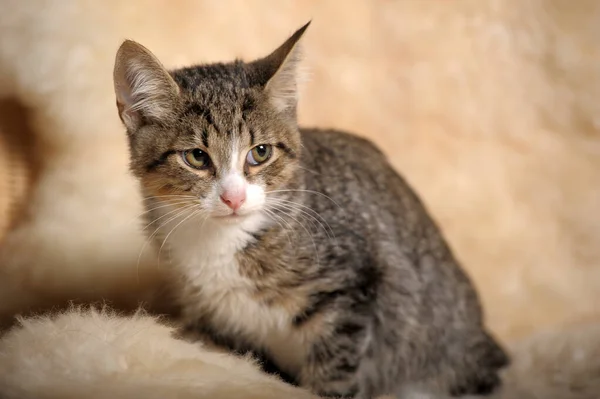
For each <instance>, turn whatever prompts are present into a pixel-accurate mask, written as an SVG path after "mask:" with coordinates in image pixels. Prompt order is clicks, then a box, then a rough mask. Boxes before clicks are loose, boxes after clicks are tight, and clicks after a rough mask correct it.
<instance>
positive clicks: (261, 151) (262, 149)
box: [256, 145, 267, 158]
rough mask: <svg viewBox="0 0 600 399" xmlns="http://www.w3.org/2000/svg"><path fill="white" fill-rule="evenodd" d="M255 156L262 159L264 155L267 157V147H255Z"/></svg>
mask: <svg viewBox="0 0 600 399" xmlns="http://www.w3.org/2000/svg"><path fill="white" fill-rule="evenodd" d="M256 154H257V155H258V156H259V157H261V158H263V157H264V156H265V155H267V147H266V146H264V145H259V146H258V147H256Z"/></svg>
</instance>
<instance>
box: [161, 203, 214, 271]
mask: <svg viewBox="0 0 600 399" xmlns="http://www.w3.org/2000/svg"><path fill="white" fill-rule="evenodd" d="M202 211H203V209H202V208H199V209H197V210H195V211H193V212H192V213H190V214H189V215H188V216H186V217H185V218H183V220H182V221H180V222H179V223H177V224H176V225H175V227H173V228H172V229H171V231H169V234H167V236H166V237H165V238H164V240H163V242H162V244H161V245H160V248H159V250H158V262H159V267H160V254H161V252H162V249H163V247H164V246H165V244H166V242H167V240H168V239H169V236H170V235H171V234H173V232H174V231H175V230H177V228H178V227H179V226H181V225H182V224H183V223H184V222H185V221H186V220H188V219H190V218H191V217H195V216H198V215H199V214H200V213H202Z"/></svg>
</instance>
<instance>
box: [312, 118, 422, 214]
mask: <svg viewBox="0 0 600 399" xmlns="http://www.w3.org/2000/svg"><path fill="white" fill-rule="evenodd" d="M301 133H302V143H303V148H302V151H303V153H302V162H301V167H302V168H303V169H304V175H305V183H306V186H307V188H309V189H311V190H315V191H319V192H322V193H326V194H327V195H328V196H330V197H332V198H333V199H335V200H336V202H338V204H340V203H343V204H344V206H343V208H344V209H345V210H346V211H349V212H352V211H359V210H361V212H362V211H365V210H366V209H367V208H369V213H370V215H371V216H375V214H379V215H382V216H392V219H396V221H398V220H397V219H404V218H405V217H409V218H411V216H415V218H413V219H421V221H422V220H423V219H422V218H423V217H424V218H425V219H428V217H427V212H426V211H425V209H424V207H423V204H422V203H421V201H420V199H419V198H418V196H417V195H416V193H415V192H414V190H413V189H412V188H411V187H410V185H409V184H408V183H407V181H406V180H405V179H404V178H403V177H402V176H401V175H400V174H399V173H398V172H397V171H396V170H395V169H394V168H393V167H392V165H391V164H390V162H389V161H388V158H387V157H386V155H385V154H384V152H383V151H382V150H381V149H380V148H379V147H378V146H376V145H375V144H374V143H373V142H372V141H370V140H368V139H365V138H362V137H360V136H358V135H354V134H351V133H348V132H344V131H340V130H333V129H302V130H301ZM313 201H315V202H314V203H312V204H311V205H313V206H316V207H320V206H319V204H318V202H321V203H323V204H325V203H326V202H327V201H325V202H323V201H322V199H321V200H319V199H318V198H313ZM329 205H330V206H331V202H330V203H329ZM415 212H416V213H417V214H418V215H414V213H415ZM390 213H391V215H390ZM411 214H412V215H411Z"/></svg>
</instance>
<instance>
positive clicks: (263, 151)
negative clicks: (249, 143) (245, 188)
mask: <svg viewBox="0 0 600 399" xmlns="http://www.w3.org/2000/svg"><path fill="white" fill-rule="evenodd" d="M272 153H273V148H272V147H271V146H270V145H268V144H260V145H257V146H256V147H254V148H253V149H251V150H250V152H249V153H248V156H246V162H248V163H249V164H250V165H252V166H256V165H260V164H261V163H265V162H267V161H268V160H269V158H271V154H272Z"/></svg>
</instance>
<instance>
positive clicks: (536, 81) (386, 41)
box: [0, 0, 600, 340]
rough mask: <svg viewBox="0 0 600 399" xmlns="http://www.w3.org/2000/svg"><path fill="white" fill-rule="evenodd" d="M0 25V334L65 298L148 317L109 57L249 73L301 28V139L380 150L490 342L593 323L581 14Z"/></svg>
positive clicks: (4, 6)
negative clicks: (324, 136) (238, 65)
mask: <svg viewBox="0 0 600 399" xmlns="http://www.w3.org/2000/svg"><path fill="white" fill-rule="evenodd" d="M0 9H1V10H2V12H0V38H1V40H0V98H1V99H2V100H1V101H0V229H4V230H3V231H1V230H0V239H2V241H0V319H3V320H8V319H9V318H11V317H12V315H13V314H15V313H16V312H21V311H25V310H28V309H37V308H40V307H52V306H57V305H60V304H64V303H65V301H67V300H71V299H75V300H79V301H89V300H97V299H101V298H107V299H110V300H112V301H115V302H116V303H118V304H119V305H120V306H124V307H127V306H135V305H136V304H137V303H138V301H140V300H146V301H147V300H150V301H152V300H153V298H154V302H157V303H158V304H159V305H160V304H162V302H164V301H165V300H164V298H162V297H161V295H160V294H158V297H157V296H156V295H157V294H156V290H157V288H158V287H160V278H161V269H160V268H159V267H157V265H156V263H155V260H154V256H153V255H152V253H151V252H149V251H146V250H144V251H143V255H142V256H141V261H139V262H138V258H139V255H140V253H141V251H142V247H143V243H144V237H143V236H142V234H141V232H140V229H139V226H138V225H136V223H135V220H136V216H137V215H138V214H139V213H141V212H142V209H141V206H140V204H139V198H138V194H137V191H136V187H135V182H134V181H133V179H132V178H131V177H130V176H129V174H128V172H127V148H126V144H125V138H124V132H123V128H122V127H121V125H120V122H119V119H118V116H117V113H116V109H115V105H114V95H113V92H112V76H111V73H112V66H113V61H114V54H115V52H116V49H117V48H118V46H119V44H120V42H121V41H122V40H123V39H125V38H130V39H134V40H136V41H138V42H140V43H142V44H144V45H145V46H147V47H148V48H150V49H151V50H152V51H153V52H154V53H155V54H156V55H157V56H158V57H159V58H160V59H161V60H162V61H163V62H164V63H165V65H166V66H168V67H176V66H183V65H187V64H191V63H199V62H209V61H221V60H231V59H233V58H234V57H243V58H246V59H251V58H254V57H259V56H263V55H266V54H267V53H268V52H270V51H271V50H272V49H274V48H275V46H277V45H278V44H279V43H281V42H282V41H283V40H285V38H286V37H287V36H288V35H289V34H291V33H292V32H293V31H294V30H295V29H296V28H298V27H299V26H301V25H302V24H304V23H305V22H306V21H307V20H309V19H312V21H313V23H312V24H311V27H310V29H309V30H308V31H307V34H306V36H305V39H304V43H305V53H306V58H305V64H304V65H305V66H306V67H307V68H308V69H309V71H310V80H309V81H308V83H307V84H306V86H305V89H304V90H303V93H302V98H301V105H300V119H301V122H302V123H303V124H304V125H307V126H322V127H337V128H342V129H346V130H349V131H352V132H355V133H356V134H360V135H363V136H366V137H369V138H371V139H373V140H374V141H375V142H376V143H377V144H379V145H380V146H381V147H382V148H383V149H384V151H385V152H386V153H387V154H388V155H389V157H390V159H391V160H392V162H393V164H394V166H395V167H396V168H397V169H398V170H399V171H401V173H403V174H404V176H405V177H406V178H407V179H408V180H409V181H410V182H411V184H412V185H413V186H414V188H415V189H416V190H417V192H418V193H419V194H420V195H421V197H422V198H423V200H424V202H425V203H426V204H427V206H428V208H429V209H430V211H431V213H432V214H433V216H434V218H435V219H436V220H437V221H438V223H439V224H440V225H441V227H442V229H443V231H444V232H445V234H446V236H447V238H448V240H449V242H450V244H451V246H452V248H453V249H454V251H455V253H456V254H457V256H458V258H459V259H460V260H461V261H462V262H463V264H464V267H465V269H466V270H467V271H468V273H469V275H470V276H471V277H472V278H473V279H474V281H475V283H476V284H477V287H478V289H479V292H480V294H481V297H482V299H483V302H484V305H485V309H486V312H487V318H488V323H489V325H490V326H491V328H492V330H493V331H494V332H496V334H498V335H499V336H500V337H501V338H503V339H506V340H508V339H513V338H517V337H520V336H522V335H525V334H529V333H530V332H532V331H534V330H541V329H544V328H547V327H551V326H560V325H565V324H567V325H572V324H577V323H583V322H586V321H590V320H594V319H595V320H598V319H600V317H599V316H600V309H599V307H598V306H597V304H598V303H599V302H600V264H599V261H600V131H599V126H600V125H599V124H600V105H599V104H600V101H599V100H600V68H599V65H600V49H599V48H600V47H599V44H598V38H599V37H600V2H597V1H594V0H578V1H576V2H574V1H569V0H528V1H518V0H396V1H392V0H347V1H343V2H342V1H338V0H321V1H316V0H313V1H308V0H304V1H278V2H275V1H267V0H264V1H256V0H253V1H242V0H239V1H234V0H228V1H216V0H215V1H211V0H195V1H191V0H190V1H186V0H178V1H177V2H172V1H168V2H167V1H165V0H162V1H161V0H146V1H142V0H139V1H130V2H121V1H115V0H111V1H102V2H100V1H92V0H80V1H62V2H59V1H43V0H29V1H27V2H24V1H17V0H0ZM357 161H359V160H357ZM156 298H158V300H156Z"/></svg>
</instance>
